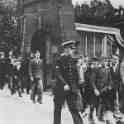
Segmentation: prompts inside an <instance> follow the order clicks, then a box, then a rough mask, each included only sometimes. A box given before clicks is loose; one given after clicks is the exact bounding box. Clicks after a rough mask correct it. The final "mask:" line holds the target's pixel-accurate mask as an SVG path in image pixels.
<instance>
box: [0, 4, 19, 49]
mask: <svg viewBox="0 0 124 124" xmlns="http://www.w3.org/2000/svg"><path fill="white" fill-rule="evenodd" d="M10 5H11V4H10ZM15 13H16V9H15V8H13V6H9V4H7V3H6V4H5V3H2V4H0V45H1V44H2V45H3V44H4V45H5V46H6V47H7V48H8V49H14V48H19V46H20V41H19V34H18V30H17V27H18V25H17V18H16V15H15ZM0 50H1V47H0ZM5 50H7V49H6V48H5Z"/></svg>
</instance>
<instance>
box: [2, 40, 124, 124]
mask: <svg viewBox="0 0 124 124" xmlns="http://www.w3.org/2000/svg"><path fill="white" fill-rule="evenodd" d="M61 47H62V48H63V52H62V53H60V54H59V56H58V57H57V58H56V60H55V61H54V63H53V64H52V66H51V69H52V72H53V74H54V78H55V82H54V83H55V84H54V85H53V86H54V87H52V91H53V96H54V124H61V110H62V107H63V105H64V103H65V101H66V102H67V105H68V108H69V111H70V113H71V115H72V118H73V122H74V124H83V121H82V118H81V116H80V113H83V114H84V113H85V110H86V109H87V108H88V107H89V108H90V116H89V119H90V120H93V112H94V111H95V110H96V116H97V117H98V118H99V120H101V121H104V118H103V115H104V113H105V112H106V111H111V112H113V113H115V112H116V113H117V112H120V111H119V109H120V108H121V110H122V111H121V112H124V111H123V110H124V109H123V108H124V100H123V93H124V86H123V81H122V77H121V75H120V59H119V56H113V57H112V58H111V59H104V60H103V59H102V60H100V59H98V58H95V57H94V58H91V59H87V58H83V57H82V56H79V55H77V48H76V41H66V42H64V43H62V45H61ZM43 78H44V77H43V60H42V59H41V58H40V52H39V51H38V50H36V51H35V52H34V53H33V54H32V55H31V56H30V57H28V58H26V59H22V57H19V56H15V55H14V54H13V52H12V51H10V52H9V53H8V56H7V57H5V54H4V53H1V55H0V89H3V88H4V86H5V85H6V84H8V88H9V89H10V92H11V94H12V95H13V94H15V93H16V92H17V93H18V95H19V97H22V93H23V92H24V91H25V90H26V92H27V94H30V98H31V100H32V101H33V102H34V103H35V102H38V103H40V104H42V99H43V98H42V96H43ZM36 98H37V99H36ZM84 115H85V114H84ZM115 118H116V114H115Z"/></svg>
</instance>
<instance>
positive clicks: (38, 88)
mask: <svg viewBox="0 0 124 124" xmlns="http://www.w3.org/2000/svg"><path fill="white" fill-rule="evenodd" d="M42 68H43V61H42V59H40V52H39V51H38V50H37V51H36V52H35V55H34V58H33V59H32V60H31V62H30V64H29V69H30V70H29V73H30V74H29V75H30V77H31V80H32V82H33V84H32V88H31V89H32V93H31V99H32V100H33V102H34V103H35V98H36V95H37V96H38V99H37V102H38V103H40V104H42V96H43V70H42Z"/></svg>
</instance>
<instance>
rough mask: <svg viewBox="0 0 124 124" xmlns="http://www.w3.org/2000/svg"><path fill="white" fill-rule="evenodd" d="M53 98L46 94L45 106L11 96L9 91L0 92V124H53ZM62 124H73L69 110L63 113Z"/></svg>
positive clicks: (25, 97)
mask: <svg viewBox="0 0 124 124" xmlns="http://www.w3.org/2000/svg"><path fill="white" fill-rule="evenodd" d="M52 101H53V98H52V96H50V95H49V94H48V93H45V94H44V100H43V104H42V105H40V104H34V103H32V101H30V98H29V96H27V95H25V94H23V98H19V97H18V96H17V95H14V96H11V95H10V93H9V92H8V91H7V90H4V91H0V124H52V122H53V102H52ZM62 120H63V121H62V124H72V120H71V116H70V113H69V112H68V111H67V108H65V109H63V112H62Z"/></svg>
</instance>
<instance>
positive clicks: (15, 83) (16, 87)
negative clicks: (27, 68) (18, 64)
mask: <svg viewBox="0 0 124 124" xmlns="http://www.w3.org/2000/svg"><path fill="white" fill-rule="evenodd" d="M21 87H22V86H21V80H20V78H19V77H16V78H15V77H13V78H12V85H11V94H14V93H15V92H16V91H17V92H18V95H19V96H20V97H21V93H22V91H21Z"/></svg>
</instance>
